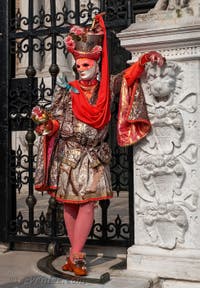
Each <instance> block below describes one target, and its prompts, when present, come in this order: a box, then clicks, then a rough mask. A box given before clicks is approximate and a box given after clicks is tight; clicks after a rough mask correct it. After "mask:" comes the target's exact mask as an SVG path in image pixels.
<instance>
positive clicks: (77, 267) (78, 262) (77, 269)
mask: <svg viewBox="0 0 200 288" xmlns="http://www.w3.org/2000/svg"><path fill="white" fill-rule="evenodd" d="M68 264H69V266H70V268H71V269H72V270H71V271H73V272H74V274H75V275H76V276H86V275H87V268H86V261H85V254H84V253H77V254H74V255H73V262H72V261H71V259H70V258H68Z"/></svg>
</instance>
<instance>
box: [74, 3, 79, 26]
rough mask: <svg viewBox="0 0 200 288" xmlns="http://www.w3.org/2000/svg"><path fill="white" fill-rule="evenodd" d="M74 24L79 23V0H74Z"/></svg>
mask: <svg viewBox="0 0 200 288" xmlns="http://www.w3.org/2000/svg"><path fill="white" fill-rule="evenodd" d="M75 24H76V25H79V24H80V0H75Z"/></svg>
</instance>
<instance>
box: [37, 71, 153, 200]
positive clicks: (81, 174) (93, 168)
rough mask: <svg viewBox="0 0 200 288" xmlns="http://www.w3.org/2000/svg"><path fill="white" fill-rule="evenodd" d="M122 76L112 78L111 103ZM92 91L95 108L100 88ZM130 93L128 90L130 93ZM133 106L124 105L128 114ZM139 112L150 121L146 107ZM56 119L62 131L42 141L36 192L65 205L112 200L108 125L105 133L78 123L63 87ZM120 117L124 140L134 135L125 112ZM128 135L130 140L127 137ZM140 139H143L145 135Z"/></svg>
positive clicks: (55, 109)
mask: <svg viewBox="0 0 200 288" xmlns="http://www.w3.org/2000/svg"><path fill="white" fill-rule="evenodd" d="M122 76H123V74H122V73H121V74H118V75H116V76H112V77H111V81H110V88H111V101H112V99H113V98H114V95H115V94H116V93H119V91H120V88H121V85H122V78H123V77H122ZM122 88H123V87H122ZM92 89H93V90H92V95H89V96H90V104H91V105H95V101H96V99H97V90H98V89H96V87H95V89H94V87H92ZM86 90H87V89H86ZM122 91H124V89H122ZM127 92H128V90H126V93H127ZM140 95H141V96H142V98H143V94H140V93H139V97H138V96H137V98H136V99H137V103H140V104H141V103H143V104H144V101H142V102H141V101H140V99H139V98H140ZM85 96H86V97H87V96H88V94H87V93H86V95H85ZM124 97H126V95H121V103H124V99H125V98H124ZM127 99H128V98H127ZM137 103H135V102H134V101H133V102H131V105H132V106H133V107H136V106H137ZM129 106H130V105H129V103H127V108H126V107H123V106H122V105H121V107H122V108H123V109H125V108H126V109H128V111H129V110H130V108H131V107H129ZM136 110H137V117H139V118H140V116H141V115H142V117H146V119H148V117H147V114H146V107H145V106H144V105H142V106H141V105H139V110H140V111H139V110H138V109H136ZM131 111H133V109H132V110H131ZM121 114H122V115H121ZM52 115H53V118H54V119H56V120H57V121H58V122H59V124H60V129H59V132H58V133H57V136H56V137H55V136H53V137H49V136H42V137H41V140H40V145H39V150H38V159H37V167H36V175H35V187H36V189H37V190H41V191H44V190H47V191H48V193H49V194H50V195H52V196H53V197H55V198H56V200H57V201H59V202H62V203H77V204H78V203H84V202H88V201H98V200H103V199H108V198H111V197H112V195H113V193H112V186H111V175H110V168H109V162H110V160H111V150H110V148H109V145H108V144H107V143H106V142H104V140H105V137H106V135H107V132H108V124H107V125H105V126H104V127H103V128H102V129H96V128H93V127H92V126H90V125H88V124H86V123H83V122H81V121H80V120H78V119H77V118H76V117H75V116H74V114H73V110H72V98H71V94H70V91H67V90H66V89H65V88H62V87H59V86H56V89H55V93H54V101H53V105H52ZM125 116H127V113H126V115H125ZM118 117H120V119H118V120H119V121H118V123H119V128H120V129H121V131H122V132H123V133H122V134H121V137H122V138H124V139H125V138H126V137H127V135H129V134H130V133H129V131H128V129H129V128H128V126H127V129H124V121H122V120H123V119H124V116H123V111H120V113H119V114H118ZM130 117H133V122H134V121H135V116H134V115H132V113H129V119H128V121H132V120H131V119H130ZM125 118H126V117H125ZM136 120H137V119H136ZM132 125H134V123H132ZM136 130H137V129H136ZM132 131H135V129H132ZM127 133H128V134H127ZM125 134H126V137H124V136H123V135H125ZM141 136H142V137H141ZM139 137H140V138H143V137H144V135H140V136H139ZM136 140H137V141H138V140H139V138H138V137H136V138H135V135H134V138H133V143H134V142H136ZM129 142H130V141H129ZM128 144H130V143H128Z"/></svg>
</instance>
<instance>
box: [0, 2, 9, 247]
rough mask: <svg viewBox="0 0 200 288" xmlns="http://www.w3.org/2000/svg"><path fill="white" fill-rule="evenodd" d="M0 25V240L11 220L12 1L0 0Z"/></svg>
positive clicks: (2, 238)
mask: <svg viewBox="0 0 200 288" xmlns="http://www.w3.org/2000/svg"><path fill="white" fill-rule="evenodd" d="M0 7H1V9H0V27H1V33H2V34H3V35H4V37H3V38H1V39H0V51H1V57H0V67H1V69H0V103H1V105H0V159H1V161H0V187H1V189H0V199H1V202H0V241H7V237H8V223H9V221H10V204H11V186H10V185H9V182H10V177H9V176H10V169H9V150H10V136H9V120H8V119H9V118H8V91H9V73H10V71H9V55H10V54H9V43H8V35H9V25H8V14H9V11H10V2H9V1H5V0H0Z"/></svg>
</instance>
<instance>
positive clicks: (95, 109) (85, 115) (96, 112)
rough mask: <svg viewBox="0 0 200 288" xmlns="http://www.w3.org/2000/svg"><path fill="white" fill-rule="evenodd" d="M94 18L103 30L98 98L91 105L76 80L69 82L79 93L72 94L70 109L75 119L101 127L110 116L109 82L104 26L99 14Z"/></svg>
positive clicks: (97, 127)
mask: <svg viewBox="0 0 200 288" xmlns="http://www.w3.org/2000/svg"><path fill="white" fill-rule="evenodd" d="M95 18H96V20H97V21H98V22H99V24H100V25H101V27H102V29H103V31H104V40H103V49H102V62H101V63H102V64H101V81H100V86H99V91H98V98H97V102H96V104H95V105H91V104H90V103H89V102H88V100H87V99H86V97H85V95H84V93H83V91H82V90H81V87H80V85H79V82H78V80H75V81H72V82H71V83H70V84H71V85H72V86H73V87H75V88H76V89H78V90H79V92H80V93H74V92H73V91H72V92H71V94H72V109H73V113H74V115H75V116H76V118H77V119H79V120H81V121H82V122H84V123H87V124H88V125H90V126H92V127H94V128H96V129H102V128H103V127H104V126H105V125H106V124H107V123H108V122H109V121H110V118H111V112H110V84H109V78H110V75H109V67H108V51H107V39H106V27H105V24H104V21H103V18H102V16H101V15H96V17H95Z"/></svg>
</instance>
